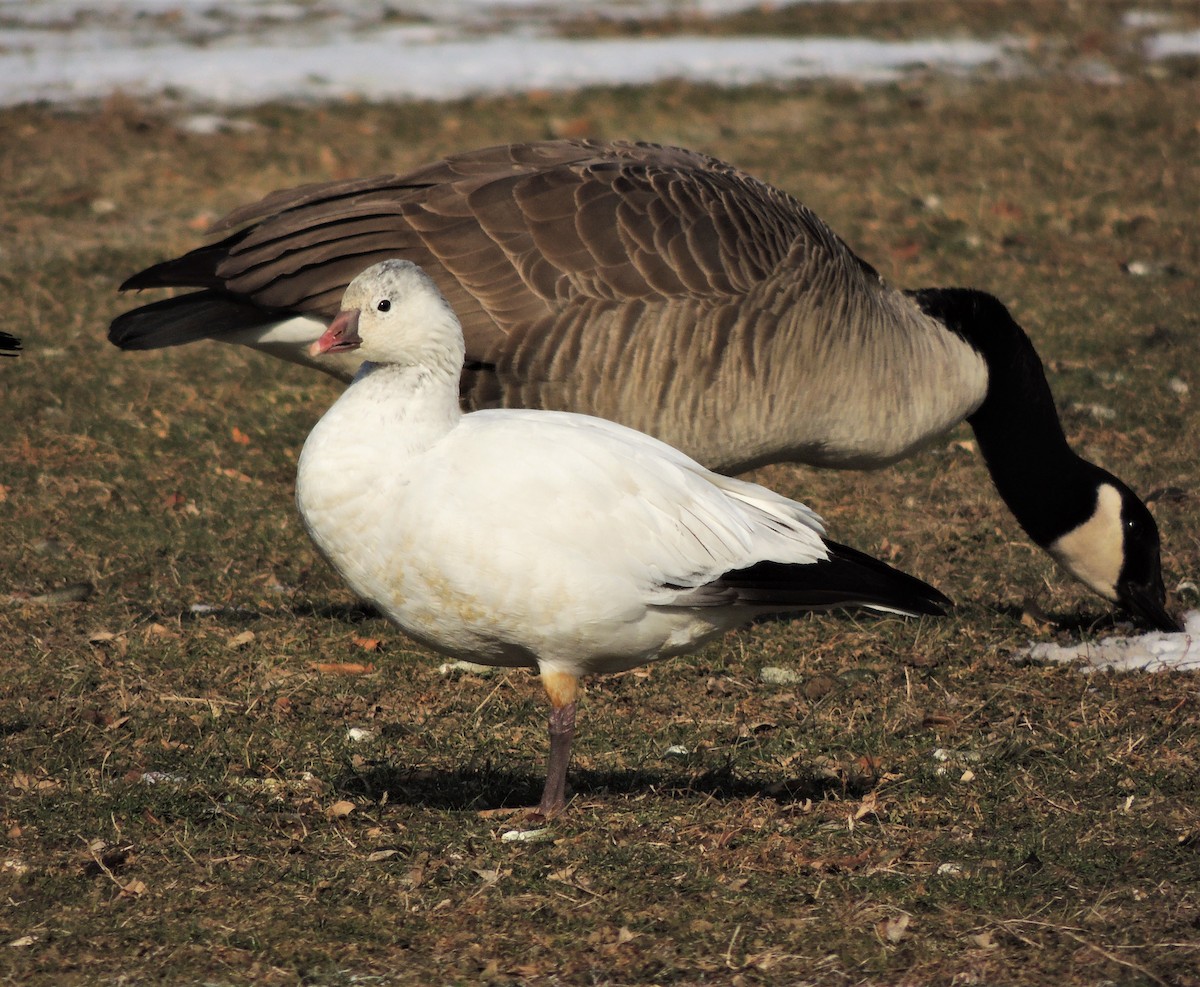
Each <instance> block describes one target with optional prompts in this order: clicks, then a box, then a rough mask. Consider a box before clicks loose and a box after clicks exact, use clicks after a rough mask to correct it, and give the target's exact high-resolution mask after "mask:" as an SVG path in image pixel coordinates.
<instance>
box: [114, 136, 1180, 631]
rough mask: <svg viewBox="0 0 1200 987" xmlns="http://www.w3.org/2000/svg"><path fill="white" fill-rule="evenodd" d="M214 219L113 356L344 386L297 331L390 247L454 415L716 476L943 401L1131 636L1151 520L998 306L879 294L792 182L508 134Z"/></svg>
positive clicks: (1155, 614)
mask: <svg viewBox="0 0 1200 987" xmlns="http://www.w3.org/2000/svg"><path fill="white" fill-rule="evenodd" d="M230 230H232V231H234V232H231V233H229V234H228V235H227V236H226V237H225V238H224V239H222V240H220V241H218V242H216V243H212V244H209V245H207V246H203V247H199V248H197V249H196V250H193V251H191V252H190V253H188V254H185V255H184V256H182V257H180V258H177V259H175V260H169V261H166V262H164V263H161V264H157V265H155V266H153V267H151V268H149V269H147V270H145V271H142V272H141V273H140V274H136V275H134V276H133V277H131V278H129V279H128V280H127V281H126V282H125V283H124V284H123V285H122V286H121V287H122V289H134V288H158V287H195V288H200V289H202V290H200V291H197V292H192V293H189V294H185V295H181V296H178V297H174V298H169V299H166V300H164V301H158V302H155V303H153V304H150V305H146V306H143V307H141V308H138V309H135V310H133V311H131V312H128V313H126V314H124V315H121V316H119V317H118V318H117V319H116V320H115V321H114V322H113V324H112V326H111V328H110V330H109V338H110V339H111V340H112V341H113V342H114V343H115V344H116V345H118V346H120V347H122V348H124V349H153V348H157V347H162V346H173V345H177V344H179V343H186V342H190V341H192V340H195V339H203V338H213V339H221V340H225V341H227V342H235V343H242V344H245V345H248V346H252V347H254V348H256V349H260V350H265V351H267V352H270V353H274V354H275V355H277V356H281V357H283V358H285V359H288V360H292V361H295V362H298V363H302V364H307V365H310V366H319V367H320V368H321V369H323V370H326V371H328V372H331V373H334V374H335V375H336V376H339V377H341V378H343V379H349V377H350V376H351V375H352V374H353V372H354V370H355V369H356V367H357V365H358V362H359V357H358V354H357V353H356V352H353V351H351V352H346V353H342V354H340V355H339V357H338V358H337V359H333V360H329V361H328V362H327V363H322V362H320V361H316V360H314V358H313V357H311V356H310V355H309V354H308V352H307V348H308V346H309V344H310V343H311V342H312V341H313V340H315V339H316V338H317V337H318V336H319V335H320V334H321V333H322V332H323V331H324V329H325V327H326V325H327V324H328V322H329V319H330V318H331V317H332V316H333V313H334V311H335V309H336V307H337V303H338V299H339V298H340V297H341V293H342V291H343V290H344V288H345V286H346V284H347V283H348V282H349V281H350V279H351V278H352V277H353V276H354V275H355V274H357V273H358V272H359V271H361V270H363V269H364V268H365V267H367V266H368V265H370V264H372V263H374V262H377V261H379V260H382V259H385V258H388V257H402V258H406V259H408V260H411V261H413V262H415V263H417V264H419V265H420V266H421V267H423V268H424V269H426V270H427V271H428V273H429V274H430V275H431V276H432V277H433V279H434V281H435V282H436V283H437V284H438V286H439V288H440V289H441V290H442V292H443V293H444V294H445V295H446V297H447V299H448V300H449V302H450V303H451V305H452V306H453V307H454V309H455V311H456V312H457V313H458V314H459V317H460V318H461V320H462V323H463V327H464V331H465V334H466V340H467V361H468V362H467V370H466V372H465V373H464V375H463V379H462V384H461V392H462V399H463V402H464V404H465V406H466V407H467V408H469V409H473V408H488V407H529V408H542V409H561V410H570V411H577V412H583V413H587V414H593V415H598V416H600V417H603V418H610V419H613V420H615V421H619V422H622V423H624V424H626V425H629V426H631V427H633V428H636V429H639V430H640V431H644V432H649V433H650V434H652V435H655V436H657V437H658V438H660V439H662V440H663V441H665V442H668V443H669V444H671V445H673V446H676V447H678V448H680V449H682V450H683V451H684V452H686V453H687V454H688V455H690V456H693V457H695V458H696V459H698V460H699V461H700V462H702V463H704V464H705V465H706V466H708V467H710V468H713V469H717V470H720V471H722V472H730V473H733V472H740V471H742V470H745V469H748V468H751V467H754V466H758V465H761V464H763V463H768V462H777V461H795V462H802V463H809V464H812V465H815V466H829V467H838V468H869V467H878V466H883V465H886V464H888V463H892V462H895V461H896V460H898V459H901V458H903V457H904V456H907V455H909V454H910V453H912V452H914V451H915V450H917V449H919V448H920V447H922V446H923V445H925V444H927V443H928V442H930V441H931V440H933V439H934V438H936V437H937V436H939V435H941V434H943V433H945V432H946V431H947V430H948V429H950V428H952V427H953V426H954V425H955V424H957V423H958V422H960V421H962V420H963V419H964V418H965V419H966V420H967V421H969V422H970V423H971V425H972V427H973V428H974V429H975V434H976V436H977V438H978V440H979V446H980V449H981V450H982V452H983V456H984V459H985V460H986V462H987V465H988V468H989V469H990V470H991V473H992V477H993V479H994V481H995V483H996V486H997V489H998V490H999V492H1000V494H1001V496H1002V497H1003V499H1004V501H1005V503H1006V504H1008V506H1009V509H1010V510H1012V512H1013V514H1014V515H1015V516H1016V518H1017V520H1018V521H1019V522H1020V524H1021V526H1022V527H1023V528H1024V529H1025V531H1026V532H1027V533H1028V534H1029V536H1030V537H1031V538H1032V539H1033V540H1034V541H1035V542H1037V544H1038V545H1040V546H1041V547H1042V548H1044V549H1045V550H1046V551H1048V552H1049V553H1050V554H1051V555H1052V556H1053V557H1054V558H1055V559H1056V560H1057V561H1058V562H1059V563H1061V564H1062V565H1063V566H1064V567H1065V568H1066V569H1067V571H1068V572H1070V573H1071V574H1072V575H1074V576H1075V577H1077V578H1078V579H1079V580H1081V581H1082V582H1083V583H1084V584H1086V585H1087V586H1089V587H1090V588H1091V589H1092V590H1094V591H1095V592H1096V593H1098V594H1099V595H1100V596H1102V597H1104V598H1105V599H1106V600H1109V601H1110V602H1112V603H1116V604H1119V605H1121V606H1124V607H1125V608H1126V609H1128V610H1129V611H1130V612H1131V613H1133V614H1134V615H1135V616H1136V617H1138V618H1140V619H1141V620H1143V621H1145V622H1146V623H1148V624H1150V625H1151V626H1153V627H1156V628H1160V629H1167V630H1177V629H1178V627H1179V624H1178V621H1177V620H1176V619H1175V618H1174V617H1173V616H1172V615H1170V614H1169V613H1168V612H1167V611H1166V609H1165V606H1164V604H1165V591H1164V588H1163V582H1162V572H1161V562H1160V558H1159V536H1158V529H1157V526H1156V525H1155V523H1154V519H1153V517H1152V516H1151V515H1150V512H1149V511H1148V510H1147V509H1146V506H1145V505H1144V504H1143V503H1142V502H1141V501H1140V500H1139V499H1138V498H1137V496H1136V495H1135V494H1134V493H1133V491H1132V490H1130V489H1129V487H1127V486H1126V485H1125V484H1124V483H1123V482H1121V481H1120V480H1119V479H1117V478H1116V477H1115V476H1113V475H1112V474H1111V473H1109V472H1107V471H1105V470H1103V469H1101V468H1100V467H1098V466H1095V465H1094V464H1092V463H1089V462H1087V461H1086V460H1084V459H1081V458H1080V457H1079V456H1078V455H1076V454H1075V453H1074V452H1073V451H1072V450H1071V448H1070V447H1069V445H1068V444H1067V441H1066V437H1065V436H1064V434H1063V430H1062V426H1061V425H1060V423H1059V420H1058V415H1057V413H1056V412H1055V408H1054V400H1053V397H1052V395H1051V393H1050V388H1049V385H1048V384H1047V382H1046V378H1045V374H1044V372H1043V369H1042V364H1041V361H1040V360H1039V359H1038V356H1037V353H1036V352H1035V350H1034V348H1033V345H1032V344H1031V343H1030V341H1029V338H1028V337H1027V336H1026V335H1025V332H1024V331H1023V330H1022V329H1021V327H1020V326H1019V325H1017V323H1016V322H1015V321H1014V320H1013V318H1012V317H1011V315H1009V313H1008V311H1007V310H1006V309H1005V307H1004V306H1003V305H1002V304H1001V303H1000V302H999V301H997V300H996V299H995V298H993V297H991V296H990V295H987V294H984V293H983V292H980V291H973V290H965V289H939V288H932V289H925V290H921V291H900V290H897V289H896V288H893V287H891V286H890V285H888V284H886V283H885V282H884V281H883V280H882V279H881V278H880V276H879V274H878V273H877V272H876V271H875V269H874V268H872V267H871V266H870V265H869V264H867V263H866V262H865V261H863V260H861V259H860V258H859V257H857V256H856V255H855V254H854V253H853V252H852V251H851V250H850V248H849V247H848V246H847V245H846V244H845V243H844V242H843V241H842V240H841V239H840V238H839V237H838V236H837V235H836V234H835V233H834V232H833V231H832V230H830V229H829V227H828V226H826V225H825V223H823V222H822V221H821V220H820V219H819V218H818V217H817V216H816V215H815V214H814V213H812V212H811V211H810V210H809V209H807V208H806V207H805V206H804V205H802V204H801V203H800V202H798V201H796V200H795V199H794V198H792V197H791V196H790V195H787V194H786V193H784V192H781V191H779V190H778V189H775V188H773V187H771V186H770V185H766V184H764V183H762V182H760V181H758V180H756V179H754V178H752V177H750V176H749V175H747V174H745V173H743V172H741V171H739V170H737V169H736V168H734V167H733V166H731V165H728V164H725V163H724V162H721V161H718V160H716V159H714V158H711V157H708V156H706V155H703V154H699V153H697V152H694V151H688V150H684V149H679V148H667V147H659V146H655V145H650V144H633V143H620V142H605V141H584V140H578V141H567V140H564V141H548V142H538V143H530V144H513V145H508V146H503V147H494V148H487V149H484V150H479V151H470V152H466V153H464V154H458V155H454V156H452V157H448V158H446V159H444V160H442V161H438V162H435V163H433V164H430V165H428V166H426V167H423V168H418V169H417V170H415V171H412V172H409V173H408V174H406V175H400V176H396V175H385V176H381V177H375V178H366V179H359V180H352V181H337V182H330V183H325V184H319V185H309V186H303V187H300V188H296V189H291V190H285V191H280V192H276V193H274V194H272V195H269V196H267V197H266V198H264V199H263V200H261V201H260V202H257V203H254V204H252V205H247V206H244V207H242V208H240V209H238V210H236V211H235V212H233V213H232V214H230V215H229V216H227V217H226V218H225V219H224V220H223V221H222V222H221V223H219V224H218V226H217V231H230Z"/></svg>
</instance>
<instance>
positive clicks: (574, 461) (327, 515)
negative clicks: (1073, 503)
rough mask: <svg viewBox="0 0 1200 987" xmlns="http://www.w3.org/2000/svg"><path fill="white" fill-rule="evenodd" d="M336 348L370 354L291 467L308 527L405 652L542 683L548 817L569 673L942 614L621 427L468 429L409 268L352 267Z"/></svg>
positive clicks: (513, 412)
mask: <svg viewBox="0 0 1200 987" xmlns="http://www.w3.org/2000/svg"><path fill="white" fill-rule="evenodd" d="M351 352H356V353H357V354H358V355H359V356H360V358H362V360H364V361H366V362H364V363H363V364H362V367H361V369H360V370H359V372H358V374H357V376H356V377H355V378H354V380H353V381H352V382H351V384H350V386H349V387H348V388H347V389H346V391H345V392H344V393H343V394H342V395H341V397H340V398H338V400H337V401H336V402H335V403H334V405H333V407H332V408H330V410H329V411H328V412H326V414H325V416H324V417H323V418H321V420H320V421H319V422H318V423H317V424H316V426H315V427H314V428H313V430H312V432H311V434H310V435H309V436H308V439H307V441H306V442H305V443H304V449H303V451H302V452H301V454H300V462H299V465H298V468H297V480H296V502H297V505H298V507H299V509H300V514H301V517H302V518H303V519H304V524H305V527H306V528H307V529H308V533H309V534H310V535H311V536H312V539H313V541H314V542H315V543H316V545H317V547H318V548H319V549H320V551H321V553H322V554H323V555H324V556H325V557H326V558H327V559H328V560H329V561H330V563H332V565H333V566H334V568H335V569H337V571H338V572H339V573H340V574H341V575H342V577H343V578H344V579H345V580H346V582H347V583H348V584H349V586H350V588H351V589H353V590H354V591H355V593H357V594H358V595H359V596H361V597H362V598H364V599H366V600H368V601H370V602H371V603H373V604H375V606H377V607H378V608H379V609H380V610H381V611H382V612H383V613H384V614H386V615H387V616H388V617H389V618H390V619H391V620H393V621H394V622H395V623H396V624H398V625H399V626H400V627H401V628H402V629H403V630H404V631H406V632H407V633H408V634H409V635H410V636H412V637H413V638H415V639H416V640H418V641H421V642H422V643H424V644H426V645H428V646H429V647H431V648H434V649H437V650H439V651H443V652H447V653H449V654H453V655H458V656H460V657H463V658H467V659H469V660H471V661H475V662H480V663H484V664H488V665H507V666H515V667H530V668H536V669H537V670H538V672H539V674H540V676H541V679H542V683H543V685H544V686H545V689H546V692H547V693H548V695H549V697H550V701H551V707H552V711H551V714H550V760H549V767H548V769H547V772H546V785H545V790H544V792H543V794H542V799H541V802H540V804H539V806H538V812H539V813H540V814H542V815H548V814H550V813H552V812H556V811H558V810H559V809H561V808H562V806H563V801H564V785H565V780H566V772H567V764H568V761H569V760H570V748H571V739H572V737H573V735H574V730H575V710H576V707H575V703H576V695H577V692H578V684H579V678H580V677H581V676H583V675H587V674H591V673H596V672H616V671H621V670H623V669H627V668H633V667H634V666H636V665H642V664H645V663H646V662H648V661H653V660H655V659H656V658H663V657H668V656H670V655H677V654H682V653H684V652H687V651H691V650H693V649H695V648H697V647H699V646H700V645H701V644H702V643H703V642H704V641H707V640H709V639H711V638H712V637H714V636H716V635H718V634H720V633H722V632H723V631H726V630H729V629H730V628H733V627H737V626H738V625H740V624H744V623H747V622H749V621H750V620H751V619H753V618H754V617H756V616H760V615H762V614H766V613H778V612H787V611H805V610H824V609H828V608H830V607H839V606H850V605H858V606H866V607H869V608H873V609H876V610H883V611H886V612H895V613H903V614H911V615H917V614H940V613H942V607H943V606H944V605H945V604H948V603H949V601H948V600H947V599H946V598H945V597H944V596H943V595H942V594H941V593H939V592H938V591H937V590H935V589H934V588H933V587H931V586H928V585H926V584H925V583H923V582H921V581H920V580H919V579H914V578H913V577H912V576H908V575H905V574H904V573H902V572H898V571H896V570H895V569H892V568H891V567H890V566H887V565H886V564H884V563H883V562H879V561H877V560H876V559H873V558H871V557H870V556H867V555H863V554H862V553H860V552H856V551H854V550H853V549H848V548H845V547H844V546H841V545H837V544H835V543H834V542H831V541H827V540H826V539H825V538H824V537H822V536H823V535H824V529H823V528H822V526H821V521H820V519H819V518H818V517H817V516H816V515H815V514H813V513H812V511H810V510H809V509H808V508H807V507H805V506H804V505H803V504H798V503H796V502H795V501H791V500H788V499H786V498H784V497H781V496H779V495H778V494H776V493H773V492H772V491H770V490H767V489H766V488H764V487H760V486H758V485H756V484H752V483H747V482H745V481H743V480H736V479H730V478H728V477H725V476H721V475H719V474H716V473H710V472H709V471H708V470H706V469H705V468H704V467H703V466H701V465H700V464H699V463H697V462H695V461H694V460H692V459H689V458H688V457H687V456H685V455H683V454H682V453H680V452H678V451H677V450H675V449H673V448H671V447H670V446H668V445H664V444H663V443H662V442H659V441H658V440H657V439H654V438H651V437H650V436H648V435H645V434H643V433H641V432H635V431H633V430H631V429H628V428H626V427H625V426H623V425H617V424H615V423H613V422H611V421H608V420H605V419H601V418H593V417H590V416H586V415H579V414H572V413H569V412H558V411H530V410H525V409H491V410H484V411H477V412H474V413H472V414H467V415H464V414H463V412H462V410H461V408H460V406H459V400H458V381H459V377H460V375H461V373H462V368H463V358H464V354H465V346H464V342H463V334H462V328H461V326H460V324H459V321H458V319H457V318H456V317H455V314H454V312H453V310H452V309H451V308H450V306H449V305H448V304H447V303H446V300H445V299H444V298H443V296H442V295H441V293H440V292H439V291H438V289H437V287H436V286H435V285H434V283H433V281H431V280H430V279H429V278H428V277H427V276H426V275H425V274H424V273H423V272H422V271H421V270H420V269H418V268H417V267H415V266H414V265H412V264H411V263H409V262H408V261H402V260H401V261H386V262H383V263H381V264H376V265H374V266H372V267H370V268H369V269H367V270H366V271H364V272H363V273H362V274H360V275H358V276H357V277H356V278H355V279H354V280H353V281H352V282H351V283H350V286H349V287H348V288H347V289H346V295H345V300H344V301H343V303H342V311H341V312H339V313H338V315H337V316H336V317H335V318H334V320H333V322H332V323H331V325H330V326H329V328H328V329H327V330H326V331H325V333H324V335H322V336H321V338H320V339H319V340H318V341H317V342H316V343H314V344H313V346H312V353H313V354H314V356H315V357H317V358H320V357H321V356H322V355H326V354H338V353H342V354H344V353H351Z"/></svg>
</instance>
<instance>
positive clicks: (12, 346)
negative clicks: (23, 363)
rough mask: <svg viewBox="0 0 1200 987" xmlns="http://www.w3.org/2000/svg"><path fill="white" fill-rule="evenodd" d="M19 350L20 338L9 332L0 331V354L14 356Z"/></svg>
mask: <svg viewBox="0 0 1200 987" xmlns="http://www.w3.org/2000/svg"><path fill="white" fill-rule="evenodd" d="M20 351H21V340H20V338H19V337H17V336H14V335H13V334H12V333H10V332H0V356H16V355H17V354H18V353H19V352H20Z"/></svg>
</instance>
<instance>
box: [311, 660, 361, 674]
mask: <svg viewBox="0 0 1200 987" xmlns="http://www.w3.org/2000/svg"><path fill="white" fill-rule="evenodd" d="M308 667H309V668H311V669H312V670H313V671H315V672H320V673H321V674H322V675H369V674H370V673H371V672H373V671H375V666H374V664H372V663H371V662H368V663H367V664H365V665H363V664H360V663H359V662H355V661H314V662H312V663H310V664H309V666H308Z"/></svg>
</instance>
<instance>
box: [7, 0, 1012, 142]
mask: <svg viewBox="0 0 1200 987" xmlns="http://www.w3.org/2000/svg"><path fill="white" fill-rule="evenodd" d="M846 2H852V0H846ZM752 7H753V8H758V7H760V4H758V3H754V2H751V0H684V2H681V0H611V2H609V3H605V4H593V3H588V2H585V0H570V2H565V3H561V2H560V3H541V4H538V3H531V2H527V0H407V2H405V0H388V2H377V0H372V2H365V3H351V2H349V0H315V2H310V3H286V2H254V0H245V2H242V3H238V4H223V5H218V4H213V3H211V0H117V2H113V3H110V4H104V5H98V4H91V3H83V2H76V0H32V2H30V0H19V2H14V0H0V105H7V106H12V105H16V104H20V103H27V102H33V101H38V100H47V101H52V102H79V101H85V100H93V99H102V98H104V97H106V96H108V95H110V94H112V93H114V92H127V93H131V94H134V95H139V96H158V95H161V94H170V95H172V96H173V97H175V98H177V99H181V100H183V101H185V102H190V103H193V104H196V103H200V104H207V105H219V106H249V105H254V104H257V103H262V102H266V101H270V100H286V101H293V102H294V101H301V102H303V101H313V100H326V99H331V98H332V99H342V98H352V97H358V98H365V99H369V100H395V99H430V100H450V99H458V98H461V97H464V96H472V95H479V94H495V93H512V92H524V91H529V90H539V89H541V90H561V89H570V88H576V87H580V86H592V85H625V84H628V85H641V84H646V83H650V82H655V81H659V80H662V79H669V78H678V79H686V80H689V81H697V82H708V83H714V84H717V85H743V84H746V83H754V82H783V81H788V80H795V79H808V78H836V79H851V80H857V81H862V82H887V81H892V80H895V79H898V78H902V77H904V76H905V75H906V74H909V73H911V72H912V71H913V70H914V69H915V70H922V69H927V68H932V69H936V70H939V71H970V70H975V69H979V68H980V67H983V66H989V65H993V64H1001V63H1004V62H1005V61H1006V59H1007V58H1008V57H1009V51H1008V47H1007V46H1006V45H1005V44H1004V43H1003V42H987V41H975V40H970V39H956V40H926V41H906V42H884V41H874V40H869V39H863V38H782V37H750V36H735V37H693V36H686V35H675V36H661V37H650V38H611V37H607V38H590V39H589V38H565V37H560V36H558V35H557V33H556V29H557V26H558V25H559V24H561V23H562V22H564V21H567V20H571V19H573V18H574V19H576V20H578V19H579V18H581V17H585V18H587V19H603V18H605V17H620V18H622V19H644V18H647V17H655V16H662V15H663V14H668V13H683V14H686V15H687V16H689V17H701V18H703V17H712V16H716V15H720V14H728V13H732V12H734V11H737V10H743V9H748V8H752ZM210 124H211V121H206V122H201V123H199V125H200V126H204V125H210Z"/></svg>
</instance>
